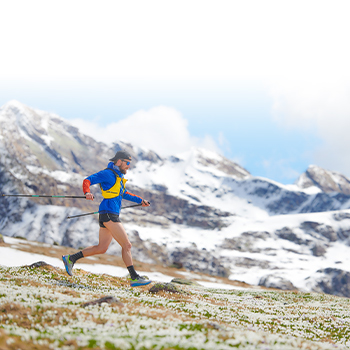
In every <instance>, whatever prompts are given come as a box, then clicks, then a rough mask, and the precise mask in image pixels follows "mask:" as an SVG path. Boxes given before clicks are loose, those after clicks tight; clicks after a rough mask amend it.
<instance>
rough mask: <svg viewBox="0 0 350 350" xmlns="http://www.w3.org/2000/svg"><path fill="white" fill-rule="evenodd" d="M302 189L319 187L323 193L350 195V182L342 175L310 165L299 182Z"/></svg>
mask: <svg viewBox="0 0 350 350" xmlns="http://www.w3.org/2000/svg"><path fill="white" fill-rule="evenodd" d="M297 185H298V186H299V187H301V188H309V187H312V186H315V187H318V188H319V189H321V190H322V191H323V192H326V193H330V192H339V193H343V194H346V195H349V194H350V180H349V179H348V178H347V177H346V176H344V175H342V174H341V173H338V172H335V171H330V170H326V169H324V168H321V167H319V166H317V165H310V166H309V167H308V168H307V170H306V171H305V173H303V174H301V175H300V177H299V179H298V180H297Z"/></svg>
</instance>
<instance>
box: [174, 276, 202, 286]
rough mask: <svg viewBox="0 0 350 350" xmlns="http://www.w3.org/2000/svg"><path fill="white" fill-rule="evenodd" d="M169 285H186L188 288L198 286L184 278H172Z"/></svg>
mask: <svg viewBox="0 0 350 350" xmlns="http://www.w3.org/2000/svg"><path fill="white" fill-rule="evenodd" d="M171 283H178V284H186V285H188V286H199V285H200V284H199V283H197V282H196V281H191V280H187V279H185V278H178V277H177V278H173V279H172V280H171Z"/></svg>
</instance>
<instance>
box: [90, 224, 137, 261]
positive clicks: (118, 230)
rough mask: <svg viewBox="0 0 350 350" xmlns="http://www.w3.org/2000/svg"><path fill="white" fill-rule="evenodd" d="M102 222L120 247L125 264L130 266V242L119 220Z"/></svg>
mask: <svg viewBox="0 0 350 350" xmlns="http://www.w3.org/2000/svg"><path fill="white" fill-rule="evenodd" d="M103 224H104V225H105V226H106V227H107V229H108V231H109V233H110V234H111V236H112V237H113V238H114V239H115V240H116V241H117V242H118V243H119V245H120V246H121V247H122V258H123V261H124V264H125V266H127V267H128V266H132V265H133V261H132V256H131V243H130V241H129V237H128V235H127V233H126V231H125V230H124V227H123V225H122V224H121V223H120V222H113V221H108V222H104V223H103ZM84 256H85V255H84Z"/></svg>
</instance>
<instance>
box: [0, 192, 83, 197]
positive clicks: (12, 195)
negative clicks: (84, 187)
mask: <svg viewBox="0 0 350 350" xmlns="http://www.w3.org/2000/svg"><path fill="white" fill-rule="evenodd" d="M1 196H2V197H34V198H42V197H44V198H86V197H85V196H59V195H57V196H51V195H46V194H4V193H3V194H1Z"/></svg>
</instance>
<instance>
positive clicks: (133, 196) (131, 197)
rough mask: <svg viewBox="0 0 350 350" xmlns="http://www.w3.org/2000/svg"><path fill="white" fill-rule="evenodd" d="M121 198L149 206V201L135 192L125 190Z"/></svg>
mask: <svg viewBox="0 0 350 350" xmlns="http://www.w3.org/2000/svg"><path fill="white" fill-rule="evenodd" d="M123 199H126V200H128V201H131V202H134V203H137V204H142V206H143V207H149V205H150V203H149V201H147V200H145V199H143V198H141V197H140V196H137V195H136V194H133V193H130V192H129V191H125V192H124V194H123Z"/></svg>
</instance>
